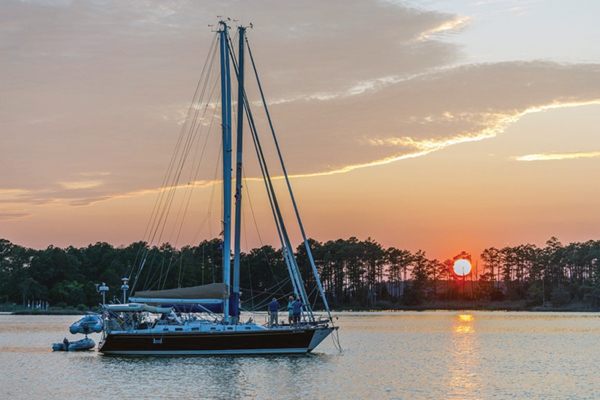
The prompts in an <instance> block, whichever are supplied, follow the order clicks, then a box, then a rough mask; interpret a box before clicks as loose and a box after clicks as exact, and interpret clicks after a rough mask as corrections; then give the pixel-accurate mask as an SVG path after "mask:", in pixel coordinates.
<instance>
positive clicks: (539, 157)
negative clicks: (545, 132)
mask: <svg viewBox="0 0 600 400" xmlns="http://www.w3.org/2000/svg"><path fill="white" fill-rule="evenodd" d="M598 157H600V151H590V152H580V153H545V154H528V155H525V156H518V157H514V159H515V160H517V161H555V160H576V159H579V158H598Z"/></svg>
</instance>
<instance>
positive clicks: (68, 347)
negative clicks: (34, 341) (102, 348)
mask: <svg viewBox="0 0 600 400" xmlns="http://www.w3.org/2000/svg"><path fill="white" fill-rule="evenodd" d="M94 346H96V343H94V341H93V340H92V339H90V338H85V339H81V340H77V341H75V342H69V341H68V340H66V339H65V341H64V342H62V343H54V344H53V345H52V350H54V351H81V350H90V349H93V348H94Z"/></svg>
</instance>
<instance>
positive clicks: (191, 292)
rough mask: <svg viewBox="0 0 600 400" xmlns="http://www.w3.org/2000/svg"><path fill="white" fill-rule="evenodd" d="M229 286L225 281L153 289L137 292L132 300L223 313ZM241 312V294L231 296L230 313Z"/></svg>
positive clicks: (189, 310)
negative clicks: (176, 287) (177, 287)
mask: <svg viewBox="0 0 600 400" xmlns="http://www.w3.org/2000/svg"><path fill="white" fill-rule="evenodd" d="M228 291H229V290H228V286H227V285H225V284H224V283H211V284H208V285H202V286H193V287H188V288H179V289H168V290H152V291H142V292H136V293H135V295H134V296H132V297H131V298H130V300H132V301H136V302H144V303H155V304H160V306H161V307H172V308H173V309H175V310H177V311H180V312H207V311H208V312H212V313H216V314H221V313H223V303H224V300H225V299H226V298H227V292H228ZM239 314H240V309H239V294H238V295H237V296H236V295H233V294H232V295H230V296H229V315H234V316H237V315H239Z"/></svg>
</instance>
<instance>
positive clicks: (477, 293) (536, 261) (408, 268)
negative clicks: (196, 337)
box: [0, 237, 600, 310]
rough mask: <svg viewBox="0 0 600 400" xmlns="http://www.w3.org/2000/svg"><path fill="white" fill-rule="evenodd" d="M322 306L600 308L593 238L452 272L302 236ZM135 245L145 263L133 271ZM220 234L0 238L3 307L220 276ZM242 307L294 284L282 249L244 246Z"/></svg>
mask: <svg viewBox="0 0 600 400" xmlns="http://www.w3.org/2000/svg"><path fill="white" fill-rule="evenodd" d="M309 243H310V247H311V251H312V253H313V256H314V261H315V264H316V266H317V269H318V271H319V274H320V277H321V280H322V284H323V288H324V291H325V293H326V295H327V299H328V302H329V304H330V307H331V308H332V309H334V310H336V309H337V310H342V309H355V310H356V309H419V308H435V309H445V308H456V307H459V308H491V309H503V308H505V307H503V304H510V308H511V309H537V308H542V309H543V308H544V307H546V308H552V309H561V308H562V309H568V308H569V307H570V308H571V309H573V308H575V309H582V310H596V309H598V308H599V307H600V303H599V302H598V299H599V297H600V261H599V260H600V241H592V240H590V241H587V242H583V243H579V242H578V243H570V244H568V245H563V244H562V243H561V242H560V241H559V240H558V239H556V238H554V237H553V238H551V239H550V240H548V241H547V242H546V244H545V246H544V247H538V246H535V245H531V244H525V245H519V246H515V247H503V248H499V249H498V248H494V247H490V248H487V249H485V250H484V251H483V252H482V253H481V255H479V262H478V263H477V264H476V265H474V266H473V270H472V272H471V273H470V274H468V275H467V276H464V277H463V276H458V275H456V274H455V273H454V272H453V264H454V261H455V260H458V259H466V260H469V261H470V260H471V259H472V258H473V257H472V255H470V254H468V253H466V252H461V253H459V254H457V255H456V256H455V257H453V258H452V259H447V260H443V261H440V260H436V259H430V258H427V256H426V253H425V252H424V251H421V250H419V251H417V252H414V253H413V252H410V251H408V250H402V249H397V248H394V247H389V248H385V247H383V246H382V245H381V244H379V243H377V242H376V241H374V240H372V239H370V238H369V239H367V240H359V239H357V238H354V237H352V238H349V239H338V240H335V241H328V242H324V243H321V242H318V241H315V240H310V241H309ZM141 254H145V255H146V264H145V268H142V269H141V272H140V271H139V268H138V267H139V264H140V262H141V256H140V255H141ZM296 256H297V260H298V264H299V267H300V269H301V272H302V275H303V278H304V280H305V282H306V285H307V292H309V296H310V298H311V301H314V306H315V308H317V309H318V308H320V307H321V306H322V304H320V303H319V301H318V299H317V295H316V294H317V293H316V290H315V281H314V278H313V277H312V273H311V266H310V263H309V261H308V257H307V252H306V250H305V247H304V245H303V244H302V245H300V246H298V248H297V249H296ZM221 260H222V255H221V240H220V239H213V240H205V241H203V242H201V243H199V244H198V246H184V247H182V248H180V249H176V248H174V247H172V246H171V245H169V244H163V245H161V246H158V247H150V246H148V245H147V243H145V242H136V243H133V244H131V245H129V246H126V247H125V246H121V247H114V246H112V245H110V244H108V243H103V242H99V243H95V244H91V245H89V246H87V247H82V248H76V247H72V246H69V247H67V248H59V247H54V246H49V247H48V248H46V249H44V250H35V249H30V248H25V247H22V246H19V245H17V244H13V243H11V242H10V241H8V240H5V239H0V304H3V309H7V307H8V308H10V307H12V308H13V309H15V308H23V307H27V305H31V304H37V303H39V302H43V303H44V304H46V303H48V304H49V305H50V306H51V307H52V308H54V309H70V308H78V309H80V310H85V309H88V308H94V307H96V306H98V304H99V303H100V302H101V296H100V293H99V292H98V291H97V285H98V284H100V283H103V282H104V283H106V284H107V285H108V286H109V287H110V291H109V293H108V297H107V298H108V299H109V300H111V301H114V302H117V301H119V299H122V292H121V285H122V278H123V277H128V278H130V280H131V281H133V279H134V275H136V278H135V281H136V282H137V286H136V289H137V290H142V289H163V288H167V289H168V288H175V287H187V286H196V285H202V284H208V283H213V282H220V281H221V279H222V268H221ZM241 265H242V267H241V287H242V308H243V309H245V310H264V308H265V303H266V301H267V299H270V298H271V297H277V298H278V299H280V302H282V301H285V299H286V298H287V296H288V295H290V294H291V293H293V289H292V284H291V282H290V280H289V278H288V269H287V266H286V264H285V261H284V255H283V254H282V252H281V250H277V249H275V248H273V247H271V246H263V247H261V248H256V249H253V250H251V251H249V252H247V253H244V254H242V257H241Z"/></svg>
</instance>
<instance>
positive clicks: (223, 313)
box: [98, 20, 338, 355]
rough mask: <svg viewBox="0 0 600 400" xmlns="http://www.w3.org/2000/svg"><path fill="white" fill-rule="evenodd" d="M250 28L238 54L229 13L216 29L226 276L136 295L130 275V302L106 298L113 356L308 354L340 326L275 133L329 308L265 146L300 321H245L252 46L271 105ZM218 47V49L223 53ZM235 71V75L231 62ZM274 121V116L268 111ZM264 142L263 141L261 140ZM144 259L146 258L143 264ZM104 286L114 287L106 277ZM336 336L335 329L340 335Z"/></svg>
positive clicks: (106, 332) (106, 344)
mask: <svg viewBox="0 0 600 400" xmlns="http://www.w3.org/2000/svg"><path fill="white" fill-rule="evenodd" d="M246 28H247V27H244V26H238V27H237V38H238V53H237V59H236V57H235V54H234V52H233V51H232V49H231V47H230V45H229V43H230V42H231V37H230V33H229V32H230V29H231V28H230V27H229V26H228V22H227V21H226V20H221V21H219V23H218V25H217V27H216V29H215V34H216V39H218V46H219V48H218V49H219V54H220V86H221V119H222V121H221V126H222V129H221V130H222V141H221V142H222V150H221V152H222V163H223V165H222V169H223V205H222V208H223V215H222V224H223V232H222V235H223V242H222V252H223V253H222V260H223V261H222V263H223V264H222V269H223V271H222V272H223V274H222V275H223V282H219V283H212V284H209V285H200V286H193V287H184V288H174V289H166V290H145V291H136V292H135V293H134V294H133V295H130V296H129V301H128V302H126V300H127V299H126V294H127V290H128V289H129V286H128V281H124V282H123V287H122V289H123V294H124V298H123V303H120V304H106V302H105V301H104V300H103V311H104V312H103V326H104V329H103V332H102V340H101V342H100V343H99V347H98V351H99V352H101V353H103V354H107V355H111V354H119V355H146V354H147V355H238V354H255V355H256V354H306V353H310V352H311V351H313V350H314V349H315V348H316V347H317V346H318V345H319V344H320V343H321V342H322V341H323V340H324V339H325V338H327V337H328V336H329V335H330V334H332V333H337V330H338V326H335V325H334V320H333V318H332V316H331V313H330V310H329V306H328V303H327V299H326V296H325V293H324V291H323V287H322V285H321V281H320V279H319V275H318V271H317V268H316V266H315V262H314V259H313V256H312V253H311V250H310V246H309V242H308V240H307V237H306V234H305V231H304V227H303V225H302V220H301V219H300V214H299V212H298V208H297V206H296V202H295V200H294V196H293V192H292V189H291V185H290V181H289V178H288V175H287V171H286V169H285V165H284V163H283V159H282V157H281V152H280V151H279V145H278V143H277V141H276V138H275V135H274V131H272V133H273V138H274V139H275V147H276V149H277V153H278V158H279V160H280V161H281V167H282V170H283V174H284V178H285V182H286V184H287V188H288V190H289V195H290V197H291V199H292V204H293V209H294V212H295V216H296V219H297V221H298V226H299V230H300V232H301V234H302V238H303V242H304V245H305V248H306V252H307V255H308V259H309V261H310V264H311V269H312V272H313V274H314V282H316V287H317V288H318V293H319V295H320V297H321V300H322V303H323V305H324V308H325V313H326V315H321V316H318V315H317V314H316V313H315V312H313V310H312V307H311V304H310V301H309V296H308V295H307V291H306V288H305V286H304V283H303V281H302V276H301V273H300V270H299V268H298V263H297V261H296V259H295V257H294V253H293V249H292V247H291V242H290V239H289V237H288V233H287V230H286V228H285V225H284V221H283V217H282V213H281V210H280V208H279V205H278V201H277V196H276V194H275V191H274V188H273V185H272V183H271V177H270V174H269V171H268V168H267V166H266V164H265V160H264V158H261V153H262V150H261V151H258V150H257V154H258V156H259V165H260V169H261V172H262V175H263V178H264V181H265V187H266V188H267V192H268V198H269V203H270V206H271V209H272V212H273V216H274V218H275V222H276V223H275V225H276V227H277V231H278V234H279V239H280V241H281V244H282V249H283V254H284V257H285V261H286V264H287V269H288V272H289V275H290V280H291V282H292V285H293V294H294V297H296V298H297V299H298V302H300V303H301V318H300V321H295V322H294V323H289V324H286V323H276V324H259V323H257V322H256V321H254V320H253V319H252V318H248V319H246V320H245V321H244V316H243V315H241V312H240V241H241V240H240V237H241V228H240V226H241V223H240V220H241V204H242V190H241V189H242V160H243V151H242V150H243V149H242V143H243V141H242V135H243V126H244V124H243V118H244V117H243V115H244V111H246V117H247V121H248V125H249V126H250V131H251V133H252V134H253V140H254V144H255V147H256V141H257V140H258V139H257V137H256V136H255V131H256V127H255V125H254V121H253V118H252V114H251V109H250V102H249V101H248V98H247V97H246V92H245V88H244V64H245V52H246V47H247V48H248V54H249V55H250V59H251V61H252V66H253V68H254V72H255V75H256V79H257V83H258V87H259V89H260V94H261V98H262V104H263V107H264V109H265V110H268V108H267V103H266V102H265V100H264V94H263V91H262V87H261V84H260V81H259V79H258V74H257V72H256V66H255V64H254V59H253V57H252V53H251V50H250V46H249V44H248V42H247V39H246ZM216 51H217V50H216V48H215V52H216ZM232 64H233V67H234V69H235V73H234V74H231V72H230V71H231V65H232ZM232 75H233V77H234V78H237V80H238V85H237V88H238V93H237V95H238V102H237V104H238V107H237V108H238V111H237V138H236V139H237V144H236V168H235V171H236V176H235V193H232V184H233V176H232V175H233V174H232V154H233V149H232V132H231V131H232V129H231V126H232V123H231V122H232V101H231V92H232V90H231V79H232ZM267 117H268V119H269V125H270V126H271V130H272V124H271V123H270V122H271V120H270V115H269V114H268V111H267ZM258 147H259V148H260V144H259V145H258ZM232 200H235V220H234V224H233V225H234V226H233V231H234V238H233V248H234V249H233V260H232V257H231V253H232V251H231V248H232V238H231V232H232V222H231V220H232V218H231V214H232ZM142 266H143V264H142ZM100 291H102V293H103V294H104V293H105V292H106V291H108V288H107V287H106V286H105V285H104V284H103V285H102V286H101V287H100ZM334 336H335V335H334Z"/></svg>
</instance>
